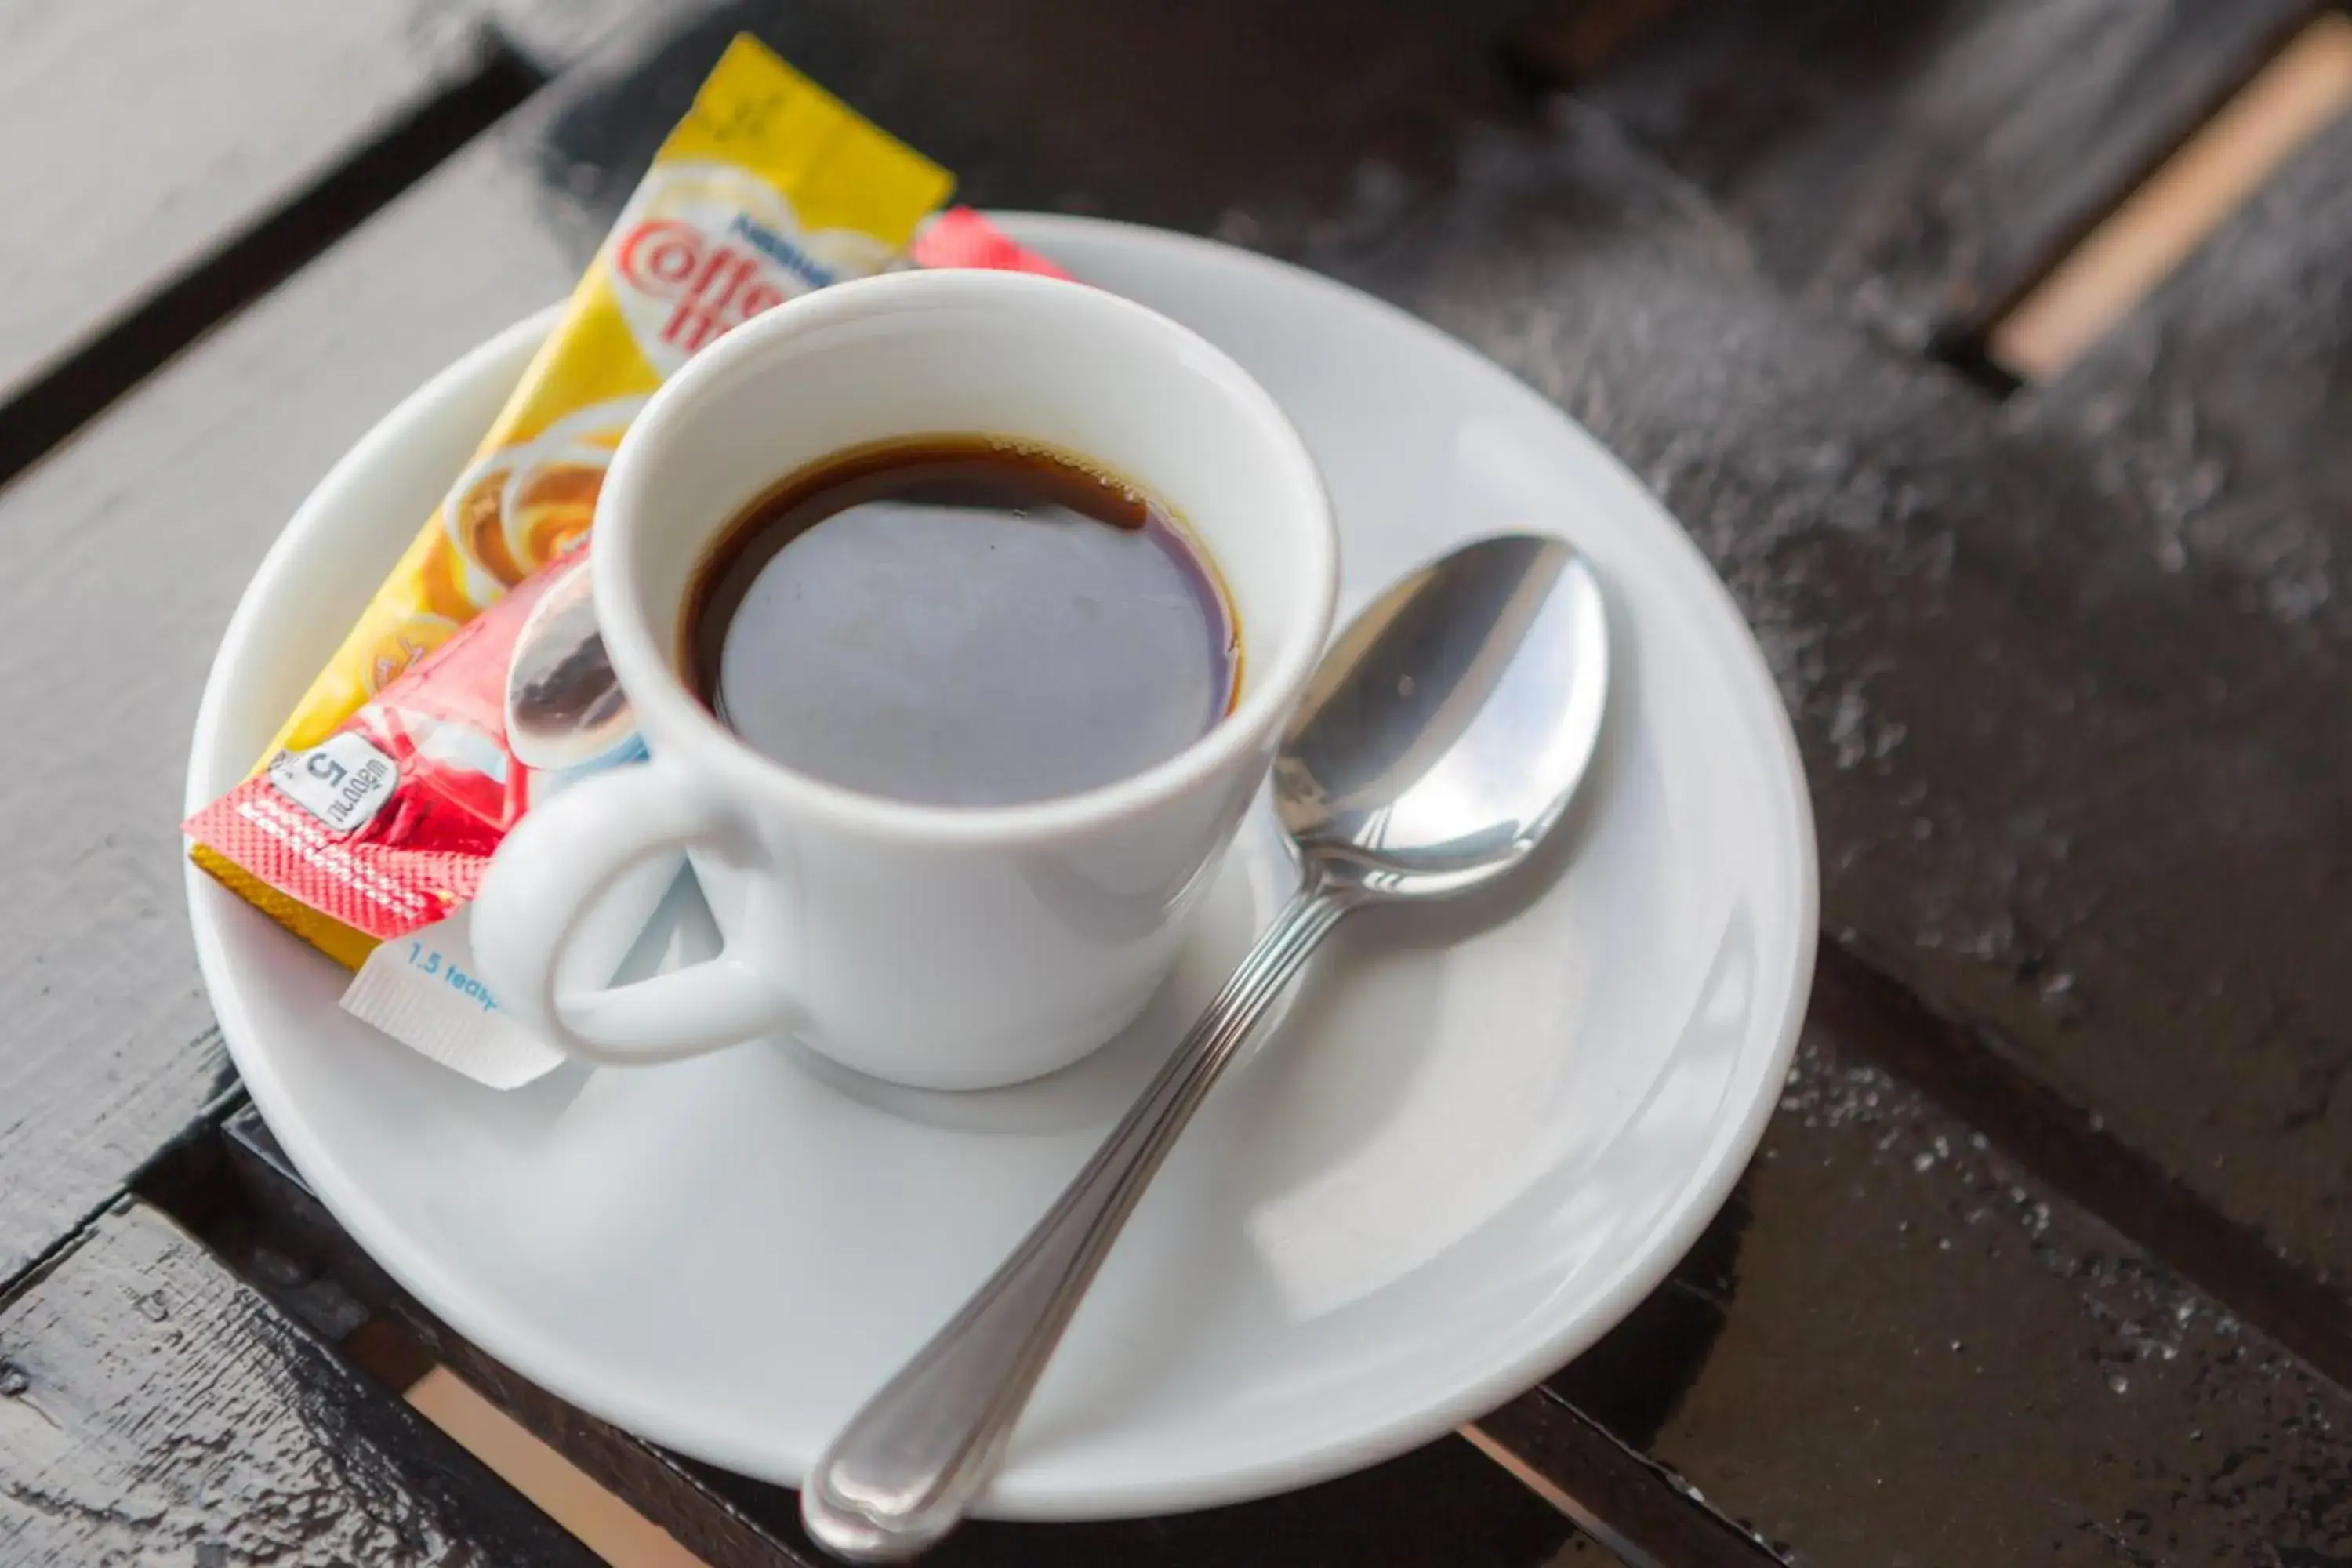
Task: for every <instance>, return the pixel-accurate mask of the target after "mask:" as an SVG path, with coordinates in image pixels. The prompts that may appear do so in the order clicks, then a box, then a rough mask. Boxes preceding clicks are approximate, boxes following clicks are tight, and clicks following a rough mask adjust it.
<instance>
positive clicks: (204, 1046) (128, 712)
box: [0, 149, 579, 1280]
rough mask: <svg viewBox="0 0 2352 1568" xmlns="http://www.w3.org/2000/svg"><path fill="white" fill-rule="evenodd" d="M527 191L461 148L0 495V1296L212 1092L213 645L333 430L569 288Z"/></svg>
mask: <svg viewBox="0 0 2352 1568" xmlns="http://www.w3.org/2000/svg"><path fill="white" fill-rule="evenodd" d="M540 199H541V193H540V187H539V184H538V182H537V180H536V178H535V177H533V175H532V174H531V173H530V171H529V170H526V169H521V168H518V167H516V166H514V165H512V164H510V163H507V162H505V161H503V159H502V157H501V156H500V154H499V153H497V151H496V150H495V149H485V150H484V152H483V153H481V154H480V155H478V156H475V157H473V158H471V159H470V161H468V162H467V163H466V164H465V166H464V168H463V169H461V170H459V171H457V172H456V173H455V174H453V176H452V177H451V178H448V179H446V180H439V181H436V182H433V183H432V184H430V185H429V186H428V187H427V188H424V189H420V190H418V191H417V192H415V194H414V195H412V196H411V197H410V198H409V199H406V200H404V201H402V202H401V203H399V204H397V205H395V206H394V207H393V208H391V209H389V210H387V211H386V212H385V213H384V214H383V216H381V217H379V218H378V219H376V220H374V221H373V222H371V223H370V224H369V225H368V226H366V227H365V228H363V229H362V231H361V232H360V234H359V235H357V236H355V237H354V238H353V240H352V242H350V243H348V244H346V245H345V246H343V247H341V248H340V249H338V250H336V251H334V252H332V253H331V254H330V255H329V256H328V257H327V258H324V259H323V260H322V261H320V263H319V264H317V265H316V266H313V267H311V268H308V269H307V270H306V271H305V272H304V273H303V274H302V275H301V276H300V277H299V278H297V279H295V280H294V281H293V282H291V283H290V284H289V285H288V286H287V287H285V288H284V289H281V290H279V291H278V292H277V293H275V294H273V295H272V296H270V297H269V298H268V300H264V301H263V302H262V303H261V304H259V305H258V306H257V307H256V308H255V309H254V310H251V311H250V312H249V313H247V315H245V316H243V317H241V318H240V319H238V320H237V321H235V322H234V323H232V324H231V325H229V326H228V327H226V329H224V330H223V331H220V332H219V333H217V334H216V335H215V336H214V337H213V338H212V339H210V340H209V341H208V342H206V344H205V348H204V350H203V351H202V352H201V353H196V354H194V355H191V356H189V357H187V358H184V359H183V360H181V361H179V362H177V363H174V364H173V365H172V366H171V367H169V368H168V369H167V370H165V371H164V372H163V374H160V375H158V376H156V377H155V378H154V379H152V381H150V382H148V383H146V384H144V385H142V387H141V388H140V389H139V390H138V391H137V392H136V393H135V394H133V395H131V396H130V397H129V398H127V399H125V400H124V401H123V402H122V404H121V405H119V406H118V407H117V408H116V409H115V410H114V411H113V412H112V413H110V415H109V416H107V417H106V418H104V419H103V420H101V421H100V422H99V423H98V424H97V425H95V426H92V427H91V428H89V430H87V431H85V432H84V433H83V435H82V436H81V437H79V439H77V440H75V441H74V442H72V443H71V444H70V445H69V446H68V447H65V448H64V449H62V450H60V451H58V453H56V454H54V455H53V456H52V457H51V458H49V459H48V460H47V461H46V462H44V463H42V464H40V465H38V466H37V467H36V468H33V469H31V470H29V471H27V472H26V473H25V474H24V475H22V476H20V477H19V478H18V479H17V480H16V482H15V483H14V484H12V485H10V486H9V487H8V488H7V489H5V490H0V621H5V625H6V626H7V627H8V640H7V643H6V647H7V649H8V652H9V657H10V658H11V659H12V661H13V662H14V668H16V670H17V671H19V672H20V673H21V672H23V671H25V670H26V669H28V668H38V669H39V670H40V671H41V672H42V673H41V675H40V678H39V679H18V680H15V681H12V682H9V683H8V685H7V688H6V689H5V693H0V726H5V729H6V730H7V731H8V733H9V734H10V736H11V738H12V742H13V744H12V749H11V752H10V754H11V756H12V757H14V758H16V760H17V765H16V766H14V767H12V768H10V769H9V770H8V771H7V773H6V774H5V777H4V778H0V864H5V865H6V866H7V867H8V869H9V885H10V891H11V899H10V904H9V913H8V915H7V917H6V930H5V939H6V940H5V942H0V996H5V998H6V1000H7V1003H8V1018H7V1022H6V1024H5V1027H0V1280H5V1279H8V1278H10V1277H11V1276H13V1275H14V1274H16V1272H17V1271H18V1270H19V1269H20V1268H23V1267H24V1265H25V1263H26V1260H27V1259H29V1258H33V1257H35V1256H37V1255H38V1254H39V1253H41V1252H42V1251H43V1250H44V1249H45V1248H47V1247H49V1246H51V1245H52V1244H53V1243H54V1242H55V1241H56V1240H57V1239H58V1237H61V1236H62V1235H64V1234H65V1233H66V1232H67V1231H68V1230H69V1229H70V1228H71V1227H72V1226H74V1224H75V1223H77V1222H78V1221H79V1219H80V1218H81V1217H82V1216H84V1215H88V1214H89V1213H90V1212H92V1211H93V1210H94V1209H96V1208H97V1207H99V1206H100V1205H103V1204H104V1203H106V1202H107V1201H108V1200H109V1199H110V1197H111V1196H112V1194H114V1193H115V1192H116V1191H117V1190H118V1189H119V1187H120V1186H121V1183H122V1182H123V1181H124V1180H125V1179H126V1178H127V1177H128V1176H129V1174H130V1173H131V1172H132V1171H134V1170H136V1169H137V1168H138V1167H139V1166H140V1165H141V1164H142V1163H145V1162H146V1161H147V1160H148V1159H150V1158H151V1157H152V1155H153V1154H154V1152H156V1150H158V1149H159V1148H161V1147H163V1145H164V1144H166V1143H168V1142H171V1141H172V1140H173V1138H175V1137H177V1136H179V1135H180V1133H181V1132H182V1131H183V1130H184V1129H185V1128H186V1127H187V1126H188V1125H189V1123H190V1121H191V1120H192V1119H194V1117H196V1116H197V1115H199V1114H200V1113H201V1111H202V1110H203V1108H204V1107H205V1105H206V1104H208V1103H210V1102H211V1101H213V1100H215V1098H216V1097H217V1096H218V1095H219V1094H220V1093H221V1092H222V1091H223V1089H224V1088H225V1086H226V1084H227V1082H228V1074H227V1068H226V1061H225V1058H224V1057H223V1053H222V1051H221V1048H220V1044H219V1041H218V1039H217V1038H216V1037H215V1036H214V1035H213V1034H212V1032H211V1029H210V1015H209V1013H208V1011H207V1009H206V1007H205V1002H204V997H203V994H202V992H201V988H200V986H199V985H198V984H197V981H196V976H195V969H194V953H193V951H192V949H191V945H190V941H189V937H188V932H187V924H186V919H185V916H184V914H183V913H182V909H183V900H182V897H181V893H180V885H179V884H180V874H181V873H180V840H179V836H178V822H179V816H180V765H179V758H180V757H181V755H182V752H183V749H184V744H185V741H184V737H185V735H186V733H187V725H188V722H189V717H190V715H191V714H193V713H194V710H195V704H196V698H197V695H198V693H199V691H200V690H201V689H202V685H203V681H204V677H205V667H206V665H207V664H208V663H209V661H210V658H211V649H212V647H213V644H214V641H215V638H216V637H218V636H219V634H220V630H221V627H222V626H225V625H226V622H227V619H228V615H229V611H230V609H231V608H232V607H233V606H234V605H235V604H236V598H237V595H239V594H240V593H241V592H242V591H243V589H244V586H245V583H246V580H247V577H248V576H249V575H250V574H251V573H252V571H253V568H254V565H255V564H256V563H257V562H258V561H259V559H260V557H261V553H262V552H263V550H264V549H265V548H267V547H268V544H269V542H270V541H271V540H272V539H273V538H275V537H276V535H277V533H278V530H279V528H280V527H282V526H283V525H284V522H285V520H286V518H287V516H288V515H289V512H291V510H293V508H294V506H295V505H296V504H297V503H298V502H299V500H301V498H302V495H303V493H304V492H305V491H306V490H307V489H309V487H310V485H311V484H312V483H313V482H314V481H315V480H316V479H318V477H319V476H320V474H322V473H323V472H324V471H325V470H326V468H327V467H328V465H329V464H331V462H332V461H333V460H334V459H335V458H336V457H337V456H338V455H340V454H341V451H342V449H343V448H344V447H346V446H347V445H349V444H350V442H351V441H352V439H353V438H355V437H357V436H358V435H359V434H360V433H361V432H362V430H364V429H365V428H366V427H367V426H369V424H371V423H372V422H373V420H374V419H375V418H376V417H377V416H379V415H381V414H382V413H383V412H384V411H385V410H386V409H388V408H390V407H391V406H392V405H393V404H394V403H395V402H397V401H398V400H399V399H400V398H401V397H402V396H403V395H405V394H406V393H407V392H408V391H409V390H410V389H411V388H413V387H414V386H415V384H417V383H418V382H420V381H422V380H423V379H424V378H425V376H426V375H428V374H431V373H432V372H433V371H434V370H436V369H437V368H438V367H439V366H440V365H441V364H443V363H446V362H447V361H448V360H450V359H451V358H454V357H455V356H456V355H457V354H458V353H462V352H463V351H464V350H465V349H467V347H470V346H471V345H472V344H473V343H475V342H478V341H479V340H480V339H481V338H483V337H484V336H486V335H487V334H488V333H489V332H490V331H494V330H496V329H497V328H499V326H502V325H504V324H505V323H507V322H509V321H513V320H514V319H515V318H516V317H518V316H520V315H521V314H523V313H524V312H525V311H526V310H530V309H532V308H535V307H536V306H538V305H541V304H543V303H545V302H546V301H547V300H551V299H554V298H557V297H559V296H560V295H561V294H562V293H563V292H564V290H565V289H567V288H568V287H569V286H570V283H571V280H572V279H573V278H574V276H576V272H577V268H578V265H579V257H578V255H577V253H576V252H575V251H573V250H572V249H570V248H568V246H569V244H570V240H569V239H568V237H563V236H560V235H556V234H553V233H551V232H549V231H547V230H543V229H541V227H540V226H538V225H536V224H535V223H534V222H533V221H532V217H531V215H532V212H533V210H534V206H535V204H537V203H538V202H539V201H540ZM461 236H462V237H466V238H465V241H464V242H463V243H455V242H453V237H461ZM101 714H102V715H105V717H104V719H103V720H102V721H101V720H100V719H99V718H97V717H96V716H97V715H101ZM127 744H128V745H131V746H135V747H136V748H138V752H139V762H138V763H137V765H135V766H125V765H124V760H125V747H126V745H127Z"/></svg>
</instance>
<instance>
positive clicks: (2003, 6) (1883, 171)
mask: <svg viewBox="0 0 2352 1568" xmlns="http://www.w3.org/2000/svg"><path fill="white" fill-rule="evenodd" d="M2317 8H2318V7H2317V5H2316V4H2315V3H2313V0H2070V3H2068V4H2063V5H2053V4H2048V3H2046V0H1944V3H1940V4H1935V5H1881V4H1874V3H1873V0H1801V3H1799V4H1781V5H1751V4H1748V3H1747V0H1688V3H1687V4H1685V5H1683V6H1682V7H1681V9H1680V10H1679V11H1678V12H1677V14H1676V15H1675V16H1673V17H1671V18H1669V19H1668V20H1667V21H1666V22H1664V24H1662V25H1661V26H1658V27H1657V28H1656V29H1655V30H1654V32H1653V33H1652V34H1651V35H1649V36H1648V37H1645V38H1644V39H1643V40H1642V41H1641V42H1639V43H1637V44H1636V45H1634V46H1633V47H1631V48H1629V49H1627V50H1625V51H1624V52H1623V53H1622V54H1621V55H1619V56H1617V57H1616V58H1612V59H1610V60H1609V61H1608V62H1607V63H1606V65H1605V66H1603V67H1602V68H1601V69H1600V70H1599V71H1598V72H1597V73H1595V74H1593V75H1591V76H1589V77H1587V78H1586V79H1583V80H1582V81H1580V82H1579V83H1577V84H1575V85H1576V90H1577V91H1578V92H1579V93H1580V96H1583V97H1584V98H1586V99H1587V100H1589V101H1591V102H1592V103H1594V104H1595V105H1597V106H1599V107H1600V108H1601V109H1603V110H1607V111H1608V112H1609V113H1610V114H1612V115H1613V116H1615V117H1616V118H1617V119H1618V120H1619V121H1621V122H1622V124H1624V125H1626V126H1627V127H1629V128H1630V129H1632V130H1633V131H1634V132H1635V133H1636V134H1637V135H1639V136H1641V137H1642V138H1643V140H1644V141H1645V142H1648V143H1649V144H1650V145H1651V146H1653V147H1654V148H1655V149H1657V150H1658V151H1660V152H1661V153H1664V156H1665V158H1666V160H1667V161H1668V162H1669V163H1672V164H1673V165H1674V166H1675V168H1676V169H1678V170H1680V171H1681V172H1682V173H1684V174H1686V175H1688V176H1689V177H1690V178H1692V179H1694V180H1696V181H1697V182H1698V184H1701V185H1702V186H1704V187H1705V188H1706V190H1707V191H1708V192H1709V193H1710V194H1711V195H1714V196H1715V197H1716V199H1717V201H1718V202H1719V203H1721V205H1723V207H1724V208H1725V210H1726V211H1727V212H1728V213H1729V214H1730V215H1731V216H1732V217H1733V218H1734V219H1735V220H1736V221H1737V222H1738V224H1739V225H1740V226H1742V227H1744V228H1746V229H1747V230H1748V232H1749V233H1750V234H1752V235H1753V236H1754V237H1755V239H1756V243H1757V247H1758V250H1759V255H1760V256H1761V258H1763V262H1764V265H1765V267H1766V269H1767V270H1768V271H1769V273H1770V274H1771V276H1772V277H1773V278H1775V279H1777V280H1779V281H1780V283H1781V284H1782V285H1783V286H1784V287H1786V288H1788V289H1790V291H1791V292H1792V293H1795V294H1796V295H1798V296H1799V297H1800V298H1801V299H1802V300H1805V301H1806V302H1807V303H1809V304H1811V305H1815V306H1817V307H1820V308H1823V309H1827V310H1836V311H1839V312H1842V313H1844V314H1846V315H1847V316H1849V317H1850V318H1852V319H1854V320H1857V321H1864V322H1865V323H1867V324H1868V325H1870V326H1871V327H1872V328H1873V329H1874V330H1876V331H1880V332H1882V333H1884V334H1885V336H1886V337H1887V338H1888V339H1889V340H1890V341H1892V342H1896V343H1898V344H1900V345H1902V346H1904V347H1906V348H1909V349H1914V350H1916V349H1925V348H1928V347H1931V346H1938V345H1943V344H1947V343H1952V342H1959V343H1964V344H1965V343H1972V342H1974V341H1975V340H1976V339H1977V337H1978V336H1979V334H1980V333H1981V331H1983V329H1985V328H1986V327H1988V326H1989V325H1990V322H1991V320H1992V318H1993V317H1994V316H1995V315H1996V314H1997V313H1998V312H1999V311H2000V310H2001V309H2002V308H2004V307H2005V306H2006V304H2007V303H2008V302H2009V301H2010V300H2011V299H2013V298H2015V297H2016V295H2017V294H2018V293H2019V292H2020V291H2021V290H2022V289H2024V288H2025V287H2026V286H2027V285H2028V284H2030V283H2031V282H2032V280H2033V279H2035V278H2036V277H2037V276H2039V275H2040V274H2041V272H2042V270H2043V269H2044V268H2047V267H2048V266H2049V265H2050V264H2051V263H2052V262H2053V261H2055V260H2056V259H2057V258H2058V256H2059V255H2060V254H2061V253H2062V252H2063V250H2064V249H2065V248H2066V247H2067V246H2069V245H2070V244H2071V243H2072V242H2073V241H2074V239H2075V238H2076V237H2078V236H2080V235H2081V234H2082V233H2084V231H2085V230H2086V229H2087V228H2089V227H2090V226H2091V225H2092V224H2094V223H2095V222H2096V221H2097V220H2098V218H2099V217H2100V216H2103V215H2104V214H2105V211H2106V210H2107V208H2108V207H2109V206H2110V205H2113V204H2114V203H2115V202H2116V200H2117V199H2118V198H2120V197H2121V196H2122V195H2123V194H2124V193H2125V192H2126V191H2127V190H2129V189H2130V188H2131V186H2132V185H2133V184H2135V183H2136V182H2137V180H2138V179H2139V177H2140V176H2141V174H2144V173H2145V172H2146V171H2147V169H2148V168H2150V167H2152V166H2153V165H2154V164H2155V163H2157V162H2158V160H2159V159H2160V158H2161V157H2162V156H2163V154H2164V153H2166V152H2167V151H2168V150H2169V149H2170V148H2171V147H2172V145H2173V144H2174V143H2175V142H2178V141H2179V139H2180V138H2181V137H2182V136H2184V135H2186V134H2187V133H2188V132H2189V131H2190V130H2191V129H2192V128H2194V127H2195V125H2196V124H2197V123H2198V122H2199V121H2200V120H2202V119H2203V118H2204V116H2205V115H2206V114H2207V113H2208V112H2210V110H2211V109H2212V107H2213V106H2214V105H2215V104H2216V103H2218V102H2220V101H2221V100H2222V99H2223V98H2224V97H2226V96H2227V95H2228V93H2229V92H2230V91H2231V89H2234V88H2235V87H2236V86H2237V85H2238V84H2239V83H2240V82H2242V81H2243V80H2244V79H2246V78H2247V77H2248V76H2250V75H2252V72H2253V71H2254V69H2255V68H2257V67H2259V66H2260V65H2261V64H2262V62H2263V59H2264V58H2267V57H2268V55H2269V54H2270V52H2271V51H2272V50H2273V48H2275V47H2277V45H2278V44H2279V43H2280V42H2281V41H2282V40H2283V39H2284V37H2286V36H2287V34H2288V33H2289V32H2290V31H2291V30H2292V29H2293V28H2294V26H2295V25H2296V24H2297V23H2299V22H2300V21H2301V20H2302V19H2303V18H2304V17H2305V16H2308V15H2310V14H2311V13H2312V12H2313V11H2315V10H2316V9H2317Z"/></svg>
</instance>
